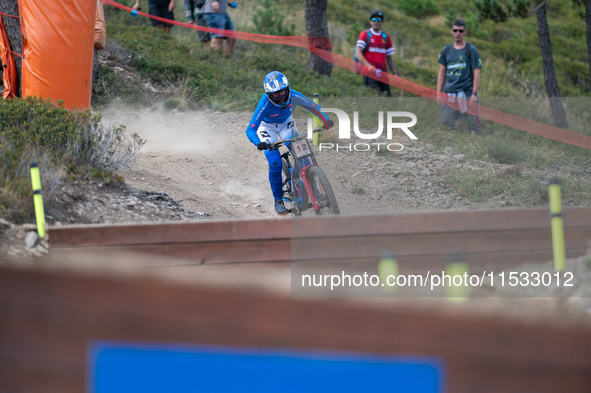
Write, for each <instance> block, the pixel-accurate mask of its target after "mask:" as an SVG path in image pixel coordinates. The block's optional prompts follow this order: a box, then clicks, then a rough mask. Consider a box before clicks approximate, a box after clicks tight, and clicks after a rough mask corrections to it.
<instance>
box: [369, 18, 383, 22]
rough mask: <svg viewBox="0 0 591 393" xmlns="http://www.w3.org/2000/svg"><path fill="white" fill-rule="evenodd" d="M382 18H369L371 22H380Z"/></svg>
mask: <svg viewBox="0 0 591 393" xmlns="http://www.w3.org/2000/svg"><path fill="white" fill-rule="evenodd" d="M382 20H383V19H382V18H371V21H372V22H381V21H382Z"/></svg>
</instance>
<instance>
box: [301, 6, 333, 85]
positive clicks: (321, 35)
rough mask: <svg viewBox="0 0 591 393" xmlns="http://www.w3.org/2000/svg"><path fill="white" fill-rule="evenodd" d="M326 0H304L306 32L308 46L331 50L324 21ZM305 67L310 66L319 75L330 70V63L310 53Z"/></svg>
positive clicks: (325, 73) (327, 73) (328, 72)
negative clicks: (308, 38)
mask: <svg viewBox="0 0 591 393" xmlns="http://www.w3.org/2000/svg"><path fill="white" fill-rule="evenodd" d="M326 4H327V0H306V11H305V17H306V32H307V33H308V37H310V46H311V47H315V48H320V49H324V50H329V51H330V50H331V46H330V39H329V36H328V23H327V22H326ZM307 68H312V69H313V70H314V71H316V72H317V73H319V74H320V75H328V76H330V73H331V72H332V64H331V63H329V62H327V61H325V60H323V59H321V58H320V57H318V55H316V54H314V53H312V54H311V56H310V62H309V63H308V66H307Z"/></svg>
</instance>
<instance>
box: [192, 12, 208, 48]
mask: <svg viewBox="0 0 591 393" xmlns="http://www.w3.org/2000/svg"><path fill="white" fill-rule="evenodd" d="M195 24H196V25H197V26H203V27H207V24H206V23H205V18H204V17H203V14H197V20H196V21H195ZM197 36H198V37H199V41H201V42H209V41H211V36H210V35H209V33H208V32H207V31H199V30H197Z"/></svg>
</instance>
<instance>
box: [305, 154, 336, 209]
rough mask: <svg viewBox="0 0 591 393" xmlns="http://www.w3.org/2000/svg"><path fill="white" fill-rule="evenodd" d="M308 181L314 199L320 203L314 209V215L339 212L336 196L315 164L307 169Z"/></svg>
mask: <svg viewBox="0 0 591 393" xmlns="http://www.w3.org/2000/svg"><path fill="white" fill-rule="evenodd" d="M307 176H308V183H309V184H310V187H311V188H312V192H313V193H314V199H315V200H316V201H317V202H318V204H319V205H320V209H318V210H314V212H315V213H316V215H331V214H340V211H339V205H338V204H337V198H336V197H335V196H334V192H333V191H332V187H331V186H330V183H329V182H328V178H327V177H326V175H325V174H324V172H322V169H320V168H319V167H317V166H311V167H310V168H309V169H308V173H307Z"/></svg>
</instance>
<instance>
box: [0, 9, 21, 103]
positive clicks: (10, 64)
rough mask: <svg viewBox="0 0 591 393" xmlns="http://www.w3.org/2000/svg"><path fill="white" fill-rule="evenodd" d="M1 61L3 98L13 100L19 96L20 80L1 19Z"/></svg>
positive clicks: (0, 19)
mask: <svg viewBox="0 0 591 393" xmlns="http://www.w3.org/2000/svg"><path fill="white" fill-rule="evenodd" d="M0 61H1V62H2V65H3V66H4V67H3V69H4V70H3V73H2V83H3V84H4V92H3V93H2V98H4V99H6V98H12V97H15V96H16V95H17V91H18V78H17V74H16V64H15V62H14V56H13V54H12V50H11V46H10V41H8V35H7V34H6V29H5V28H4V22H2V18H1V17H0Z"/></svg>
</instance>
